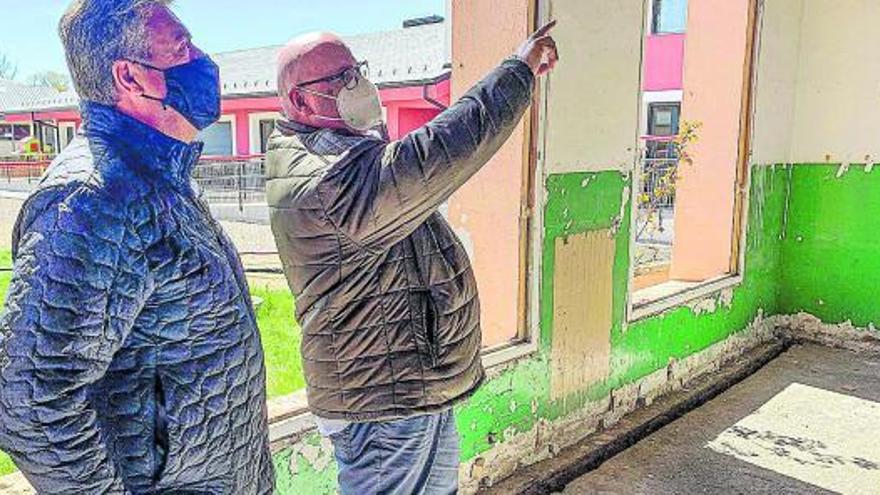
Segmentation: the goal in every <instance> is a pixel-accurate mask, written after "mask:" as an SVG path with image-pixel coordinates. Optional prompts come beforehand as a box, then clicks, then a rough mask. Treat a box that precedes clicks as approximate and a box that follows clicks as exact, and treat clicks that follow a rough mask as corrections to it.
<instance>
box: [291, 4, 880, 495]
mask: <svg viewBox="0 0 880 495" xmlns="http://www.w3.org/2000/svg"><path fill="white" fill-rule="evenodd" d="M523 1H525V0H523ZM777 1H779V0H773V2H769V3H770V4H772V3H774V2H777ZM809 1H810V2H813V1H824V0H809ZM828 1H829V2H831V0H828ZM551 3H552V4H553V5H552V6H551V7H553V8H560V10H557V11H556V12H560V11H563V10H567V11H568V12H574V13H578V14H580V15H576V16H575V17H566V18H568V19H578V22H570V23H569V24H568V25H567V26H565V27H564V25H563V24H561V25H560V31H562V33H561V36H560V38H562V39H576V37H577V36H578V35H577V33H574V32H565V30H571V31H589V30H591V28H592V27H593V26H592V25H591V24H589V22H590V21H589V19H590V16H588V15H586V13H587V12H594V11H601V10H602V9H603V8H607V7H608V4H609V3H610V2H606V1H605V0H556V1H554V2H551ZM613 4H614V5H618V6H620V8H621V10H619V11H616V12H617V14H618V15H619V17H613V16H611V15H612V14H611V12H609V11H608V10H605V11H603V16H600V17H598V18H597V19H596V22H601V21H602V20H605V21H607V20H608V19H614V22H615V23H617V27H619V28H626V27H627V26H628V23H633V24H638V23H640V22H641V21H642V19H641V13H640V9H641V7H640V5H641V4H642V2H641V0H618V1H617V2H613ZM862 6H863V7H864V8H866V9H868V8H871V7H870V6H868V5H867V2H862ZM568 9H570V10H568ZM581 9H583V10H581ZM773 12H775V13H776V14H779V15H778V16H777V15H775V16H773V17H767V18H765V21H768V20H769V21H770V22H767V23H765V24H764V27H763V33H764V34H768V33H770V32H772V30H773V29H775V28H776V26H782V25H784V26H788V27H789V28H790V27H791V23H790V22H789V19H788V18H787V16H786V15H785V14H786V13H787V11H786V9H785V8H780V9H779V10H775V9H774V10H773ZM864 13H865V12H864V11H861V10H860V9H853V10H852V15H854V16H859V15H862V14H864ZM489 14H490V13H489V12H484V13H483V14H482V15H484V16H486V17H481V18H477V19H476V20H475V21H481V20H482V22H483V23H484V24H490V22H489V21H490V20H491V19H494V17H493V16H492V15H489ZM474 15H476V13H475V14H474ZM609 16H611V17H609ZM777 22H780V23H781V24H777ZM844 25H846V24H844ZM768 30H769V31H768ZM792 31H796V30H792ZM804 34H805V35H807V33H806V32H805V33H804ZM638 36H639V35H636V37H638ZM841 36H846V34H841ZM770 39H772V38H771V37H769V36H765V37H763V40H764V41H767V40H770ZM636 40H637V38H636ZM618 41H619V43H617V44H615V45H613V46H616V47H617V49H618V50H619V51H618V52H617V53H615V54H611V55H612V56H609V57H608V58H607V59H604V58H600V59H598V60H599V61H600V62H601V63H599V64H589V65H583V66H582V69H583V67H588V70H589V71H591V73H592V74H594V77H599V75H601V74H606V73H608V72H609V71H610V70H611V69H612V68H616V67H619V65H618V64H621V63H623V64H624V65H626V66H629V67H631V68H633V70H634V71H636V72H638V68H639V67H640V56H639V55H638V54H635V55H631V54H630V55H627V53H628V49H627V48H626V47H625V45H626V44H627V42H628V41H632V40H630V39H629V38H628V37H624V38H623V39H618ZM789 41H790V38H787V37H785V38H782V37H780V38H777V42H778V43H781V45H779V44H777V45H776V46H774V44H773V43H769V44H764V45H763V46H762V56H763V55H767V54H771V53H775V54H777V55H778V54H780V53H785V51H786V49H790V45H789V44H788V43H789ZM636 42H637V41H636ZM608 46H609V45H605V48H608ZM856 52H858V51H857V50H856ZM615 55H616V58H615V57H614V56H615ZM621 58H624V59H625V60H624V62H621V60H620V59H621ZM612 59H614V60H612ZM563 60H566V57H565V54H563ZM575 60H576V59H575ZM764 60H765V61H766V63H769V62H771V61H772V60H773V57H772V56H770V55H767V58H766V59H764ZM606 63H607V65H604V64H606ZM762 63H764V62H762ZM869 65H872V66H873V65H877V64H876V63H875V62H872V63H870V64H869ZM775 70H776V69H773V68H770V67H767V66H766V65H762V66H760V67H759V73H760V74H762V75H765V77H764V79H763V80H765V81H766V80H768V78H769V76H766V74H773V72H774V71H775ZM568 74H570V76H567V75H566V72H560V73H558V74H557V75H556V76H554V79H552V82H551V88H550V90H549V93H548V96H551V97H559V98H561V99H569V100H571V101H573V100H574V98H575V97H576V94H575V93H573V92H574V91H576V88H577V85H575V84H571V83H570V81H568V83H567V84H566V83H562V84H557V82H558V81H559V79H560V78H563V77H582V76H580V75H578V74H576V73H573V72H569V73H568ZM825 76H826V74H824V73H817V74H815V75H814V77H817V78H821V77H825ZM776 77H784V74H782V75H779V74H777V75H776ZM618 82H619V81H614V82H613V83H614V84H616V83H618ZM635 83H636V84H635V86H634V88H633V89H632V95H631V96H632V100H633V104H635V102H637V98H638V92H639V84H638V83H639V81H638V78H636V81H635ZM593 84H596V85H598V84H599V83H598V82H596V83H593ZM608 84H612V82H610V81H609V82H608ZM780 86H781V83H780V82H779V81H778V80H774V82H773V83H772V84H770V83H768V86H766V88H769V89H766V91H768V92H770V91H771V90H772V91H776V92H779V91H780ZM764 90H765V86H763V85H762V83H760V82H759V86H758V89H757V91H758V94H759V95H760V94H761V92H762V91H764ZM558 91H564V92H563V93H558ZM867 96H868V95H867V94H863V95H860V97H863V98H866V97H867ZM759 102H763V103H761V104H759V108H758V109H757V113H756V115H757V116H756V119H757V121H756V122H755V129H756V131H755V132H756V135H755V143H756V146H757V144H758V143H763V144H761V153H763V155H762V156H763V157H772V156H773V153H776V152H779V150H780V149H782V148H784V147H782V146H780V145H779V143H780V142H783V141H785V135H786V133H787V131H785V130H780V129H778V128H776V127H775V126H774V125H773V123H774V122H782V124H778V125H784V122H786V120H785V119H784V118H783V119H780V118H779V117H778V116H777V115H773V114H772V113H771V112H768V110H767V109H765V108H763V105H767V104H772V102H771V101H769V99H768V98H764V97H759ZM585 115H590V114H589V113H587V114H585ZM550 117H551V118H550V119H548V120H546V121H542V122H544V123H543V124H542V126H543V127H544V128H543V130H542V132H548V131H549V132H555V131H553V129H554V126H556V125H558V124H557V123H556V122H557V121H556V120H554V119H553V115H552V114H551V115H550ZM850 117H851V118H853V119H858V118H860V116H857V115H850ZM617 125H626V126H628V128H627V129H622V128H621V129H617V130H616V131H618V132H616V133H615V134H617V135H620V136H625V135H627V134H629V135H630V137H629V138H628V139H629V140H632V141H633V142H634V141H635V140H636V133H635V129H636V128H637V122H636V121H635V120H634V119H633V120H632V121H629V122H626V123H625V124H617ZM624 130H627V131H628V132H626V133H625V132H623V131H624ZM547 142H548V146H556V145H555V144H552V145H551V144H550V143H553V142H561V143H563V144H562V146H568V145H569V144H565V143H568V142H567V141H552V140H548V141H547ZM795 142H796V140H795ZM612 144H614V145H615V146H622V147H624V149H625V148H626V146H627V139H624V138H622V137H621V138H620V139H619V140H618V141H616V142H614V143H612ZM865 144H868V143H862V142H858V141H855V142H849V143H841V142H836V141H830V140H829V141H828V145H829V146H840V147H841V148H843V147H844V146H854V147H855V146H861V145H865ZM609 146H611V145H609ZM578 149H579V151H580V153H569V154H568V155H569V156H572V157H576V158H573V159H572V160H573V162H572V163H563V164H560V165H559V166H558V167H557V168H555V169H554V168H553V166H555V164H554V163H552V162H549V161H548V160H545V161H544V162H545V163H546V164H547V167H546V168H545V169H544V172H545V173H542V174H541V175H540V176H539V177H540V179H539V180H540V183H539V188H540V191H541V193H542V196H543V198H544V201H543V202H542V203H541V209H542V213H543V221H542V223H541V229H540V230H541V236H542V237H541V245H542V248H541V252H540V264H539V266H537V267H536V269H538V270H539V271H540V274H541V289H540V290H541V291H540V305H539V319H540V335H539V338H538V346H537V350H536V351H535V352H534V353H532V354H530V355H528V356H525V357H522V358H520V359H518V360H515V361H511V362H509V363H506V364H505V365H502V366H500V367H495V368H492V369H491V370H490V373H489V374H490V378H489V380H488V381H487V383H486V385H485V386H484V387H483V388H482V389H481V390H480V391H478V393H477V394H476V395H475V396H474V397H473V398H472V399H470V400H469V401H467V402H466V403H464V404H462V405H460V406H458V407H457V408H456V414H457V424H458V428H459V431H460V433H461V436H462V443H461V446H462V454H461V459H462V462H463V464H462V470H461V472H462V480H463V482H464V483H465V485H464V490H463V491H465V492H470V491H472V490H473V489H474V488H475V487H476V486H477V485H478V484H479V483H480V482H481V481H482V482H485V483H490V482H492V481H493V480H495V479H497V478H498V477H500V476H503V475H504V474H508V473H509V472H510V471H511V470H513V469H515V468H516V467H517V466H518V465H519V464H521V463H529V462H532V461H536V460H539V459H541V458H545V457H547V456H550V455H552V453H554V452H558V450H559V449H560V448H561V447H563V446H564V445H565V444H566V443H570V442H573V441H576V440H577V439H578V438H579V437H580V436H581V435H583V434H585V433H587V432H589V431H590V430H591V429H592V428H595V427H597V426H599V419H600V418H601V419H602V421H604V422H605V423H604V424H606V425H608V424H611V423H613V421H616V420H617V419H619V417H620V416H619V414H621V413H617V412H616V411H627V410H630V409H631V408H633V407H635V405H636V403H637V402H638V400H639V399H640V400H647V401H650V400H651V397H653V396H654V395H651V394H652V393H659V392H657V391H662V390H666V389H668V388H670V387H674V386H680V385H681V380H682V379H683V377H685V376H687V373H689V372H692V371H693V369H700V368H699V367H697V368H692V367H693V366H695V365H694V364H693V363H694V362H695V360H696V361H697V362H699V360H700V359H703V358H702V357H701V356H705V355H706V353H710V354H711V352H713V351H712V349H718V348H719V346H720V347H721V348H722V351H719V352H723V349H725V347H724V346H725V345H727V344H728V343H734V344H735V343H737V342H740V341H741V340H740V339H741V338H742V336H743V335H747V334H749V333H750V332H751V331H752V329H753V328H754V327H755V325H753V324H759V323H760V322H761V321H762V320H763V318H764V317H766V316H768V315H775V314H780V313H791V312H794V311H798V310H802V309H803V310H808V311H811V312H814V313H815V314H817V315H819V316H821V317H822V318H823V319H825V320H826V321H828V322H836V321H843V320H844V319H851V320H852V321H853V323H855V324H858V325H868V324H870V323H871V322H875V321H877V317H878V316H880V315H878V314H877V312H878V310H877V309H876V304H874V303H873V301H872V295H873V294H876V290H875V288H874V287H873V283H872V282H873V281H874V280H876V278H877V276H880V263H878V262H877V261H876V255H875V253H876V248H875V247H874V246H876V242H875V241H874V240H873V239H872V237H873V236H874V235H875V234H874V233H875V232H877V231H878V228H877V227H878V225H877V223H878V220H877V219H878V218H880V200H877V199H876V198H880V194H878V193H880V176H878V175H877V174H878V172H877V171H874V170H873V167H867V168H868V170H866V167H864V166H850V167H849V168H847V167H845V166H844V167H841V166H840V165H839V164H837V163H833V164H822V165H815V164H806V163H804V164H796V165H785V164H783V165H773V164H772V162H766V163H759V164H754V165H752V166H751V168H750V174H751V176H750V195H749V203H748V207H749V208H748V216H747V218H748V222H747V226H746V228H747V230H746V237H745V241H744V249H745V270H744V273H743V281H742V282H741V283H740V284H739V285H737V286H735V287H733V288H730V289H727V290H722V291H720V292H718V293H715V294H709V295H707V296H706V297H705V298H703V299H701V300H697V301H693V302H692V303H691V304H688V305H684V306H681V307H677V308H674V309H671V310H668V311H666V312H664V313H662V314H660V315H657V316H652V317H649V318H645V319H643V320H639V321H635V322H630V321H628V320H627V315H626V299H627V295H628V284H629V263H630V261H629V260H630V256H629V249H630V236H631V231H630V227H629V226H630V222H629V218H630V216H631V211H632V208H631V204H630V201H629V198H630V188H631V186H632V184H631V174H630V170H628V169H627V170H618V169H616V167H615V162H614V161H609V160H607V158H608V156H609V155H608V154H606V153H605V151H606V150H607V149H609V148H607V147H597V148H591V147H584V148H578ZM542 151H544V152H547V151H550V150H549V149H544V148H542ZM757 151H759V149H758V148H757V147H756V152H757ZM784 152H785V150H784V149H782V153H784ZM556 156H563V155H562V154H559V153H557V155H556ZM756 156H757V154H756ZM596 163H602V164H604V168H602V169H599V170H595V169H594V167H595V166H594V165H593V164H596ZM872 198H874V199H872ZM608 249H610V250H611V255H610V256H608V255H607V254H608ZM597 253H598V254H601V256H597ZM578 261H582V263H578ZM573 268H574V269H578V270H581V269H582V270H584V271H585V272H587V271H589V272H590V273H595V274H597V275H596V278H589V279H579V277H570V276H569V275H570V274H568V273H565V272H566V271H568V270H571V269H573ZM814 272H815V275H813V274H812V273H814ZM605 284H610V286H606V285H605ZM600 285H601V286H602V287H599V286H600ZM874 299H875V298H874ZM575 304H582V305H588V306H589V307H591V308H593V307H594V308H599V309H601V310H602V311H601V312H596V313H590V312H587V313H585V316H578V317H582V318H584V320H583V323H584V325H583V326H581V327H578V326H577V325H572V320H571V318H572V317H571V314H572V313H576V314H577V315H582V313H581V312H579V310H578V308H575V307H573V305H575ZM568 305H571V306H568ZM609 308H610V313H608V314H606V313H605V310H606V309H609ZM600 313H601V315H600V316H593V314H596V315H599V314H600ZM606 317H607V319H606ZM579 329H589V332H590V335H589V337H590V339H591V341H592V342H597V343H599V342H602V339H603V338H604V339H605V343H602V345H601V346H597V347H602V348H603V349H604V350H602V351H601V352H598V353H597V351H596V350H595V349H594V348H579V347H576V346H570V347H571V348H565V347H560V345H559V343H560V342H578V340H577V339H578V338H579V336H578V335H573V333H576V332H577V331H578V330H579ZM606 343H607V344H606ZM734 350H736V348H735V347H728V348H727V351H734ZM578 360H580V361H587V362H589V363H590V366H593V367H594V369H592V370H589V369H588V370H584V369H583V368H582V367H575V366H559V363H575V362H577V361H578ZM705 364H706V363H705V362H704V363H703V365H705ZM704 369H705V368H704ZM569 372H572V373H575V372H576V373H577V376H591V377H593V378H592V379H590V380H585V381H583V382H581V383H577V382H575V383H574V385H572V380H568V379H566V377H565V376H564V375H565V374H567V373H569ZM560 374H562V375H563V376H561V377H560ZM645 390H648V391H649V393H648V394H647V395H645ZM572 425H574V426H572ZM275 465H276V469H277V473H278V493H280V494H300V493H309V494H324V493H328V494H329V493H334V491H335V490H336V484H335V475H336V469H335V465H334V462H333V457H332V448H331V446H330V444H329V442H328V441H327V440H326V439H321V438H320V437H319V436H318V435H317V434H316V433H314V432H307V433H305V434H304V435H302V436H299V437H292V438H290V439H289V441H288V442H287V443H285V444H283V445H281V446H279V450H278V452H277V453H276V455H275Z"/></svg>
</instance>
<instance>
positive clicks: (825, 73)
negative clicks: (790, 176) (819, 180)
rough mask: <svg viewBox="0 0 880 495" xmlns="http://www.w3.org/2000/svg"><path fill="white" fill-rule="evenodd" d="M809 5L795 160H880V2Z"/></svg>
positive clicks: (815, 1) (813, 1)
mask: <svg viewBox="0 0 880 495" xmlns="http://www.w3.org/2000/svg"><path fill="white" fill-rule="evenodd" d="M772 1H777V0H772ZM803 9H804V11H803V22H802V25H801V46H800V59H799V65H798V84H797V102H796V107H795V123H794V132H793V137H792V149H791V161H792V162H795V163H803V162H816V161H825V160H826V157H828V159H829V161H831V162H846V163H850V162H856V163H860V162H864V161H865V156H866V155H870V156H871V160H872V161H874V160H880V118H878V117H877V109H878V108H880V59H878V49H877V46H878V45H877V43H876V41H874V37H875V34H874V33H876V31H877V26H880V1H877V0H807V1H805V2H803Z"/></svg>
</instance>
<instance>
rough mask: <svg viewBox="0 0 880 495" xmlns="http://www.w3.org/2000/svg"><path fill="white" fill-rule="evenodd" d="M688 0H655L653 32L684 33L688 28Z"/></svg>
mask: <svg viewBox="0 0 880 495" xmlns="http://www.w3.org/2000/svg"><path fill="white" fill-rule="evenodd" d="M687 10H688V0H654V15H653V19H652V22H651V32H652V33H654V34H672V33H683V32H685V30H686V28H687Z"/></svg>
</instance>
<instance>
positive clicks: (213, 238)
mask: <svg viewBox="0 0 880 495" xmlns="http://www.w3.org/2000/svg"><path fill="white" fill-rule="evenodd" d="M84 114H85V115H86V119H87V127H86V138H87V139H84V138H78V139H77V140H76V141H75V142H74V143H73V144H72V145H71V146H70V147H69V148H68V149H67V150H66V151H65V152H64V153H63V154H62V155H61V156H60V157H59V158H58V159H57V160H56V162H55V163H53V165H52V166H51V167H50V169H49V171H48V172H47V176H46V178H45V179H44V180H43V182H42V183H41V185H40V187H39V188H38V190H37V191H36V192H35V193H34V194H33V195H32V196H31V198H30V199H29V200H28V201H27V203H26V205H25V207H24V209H23V211H22V214H21V216H20V218H19V222H18V227H17V230H16V234H15V273H14V276H13V280H12V283H11V286H10V290H9V295H8V298H7V303H6V309H5V311H4V313H3V315H2V317H0V448H2V449H3V450H4V451H6V452H8V453H9V454H10V455H11V456H12V457H13V459H14V460H15V462H16V464H17V465H18V466H19V467H20V468H21V470H22V472H23V473H24V474H25V475H26V476H27V477H28V479H29V480H30V482H31V483H32V484H33V485H34V487H35V488H36V489H37V490H38V491H39V492H40V493H64V494H70V493H88V494H93V493H134V494H137V493H171V492H176V493H179V492H181V491H187V492H190V493H191V492H199V493H217V494H220V493H223V494H227V493H228V494H263V493H271V491H272V489H273V484H274V479H273V478H274V476H273V468H272V461H271V453H270V451H269V445H268V434H267V414H266V397H265V369H264V364H263V353H262V347H261V343H260V337H259V333H258V330H257V326H256V320H255V317H254V314H253V310H252V306H251V302H250V296H249V295H248V287H247V283H246V281H245V278H244V273H243V269H242V266H241V263H240V260H239V258H238V255H237V254H236V252H235V250H234V248H233V247H232V244H231V243H230V241H229V240H228V238H227V237H226V235H225V234H224V233H223V231H222V230H221V229H220V227H219V226H218V225H217V224H216V223H215V222H214V221H213V219H212V218H211V217H210V214H209V213H207V209H206V207H205V206H204V205H202V204H201V203H200V202H199V200H198V199H197V198H196V197H195V195H194V193H193V191H192V189H191V188H190V186H189V173H190V170H191V167H192V165H193V164H194V163H195V161H196V160H197V158H198V155H199V153H200V151H201V147H200V146H186V145H183V144H182V143H178V142H176V141H173V140H171V139H169V138H166V137H164V136H162V135H160V134H159V133H157V132H155V131H153V130H152V129H149V128H147V127H146V126H144V125H142V124H140V123H138V122H136V121H134V120H132V119H130V118H128V117H125V116H123V115H121V114H119V113H117V112H115V111H114V110H113V109H110V108H108V107H103V106H100V105H94V104H87V105H86V107H85V108H84Z"/></svg>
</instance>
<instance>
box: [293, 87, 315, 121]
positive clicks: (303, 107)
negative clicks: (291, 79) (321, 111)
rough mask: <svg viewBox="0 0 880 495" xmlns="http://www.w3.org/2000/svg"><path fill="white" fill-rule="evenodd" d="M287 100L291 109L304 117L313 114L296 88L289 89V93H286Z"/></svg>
mask: <svg viewBox="0 0 880 495" xmlns="http://www.w3.org/2000/svg"><path fill="white" fill-rule="evenodd" d="M287 98H288V100H290V105H291V107H293V109H294V110H296V111H297V112H298V113H301V114H304V115H312V114H313V113H314V112H313V111H312V108H311V107H310V106H309V104H308V103H307V102H306V99H305V98H304V97H303V94H302V93H301V92H299V91H297V89H296V88H290V91H288V93H287Z"/></svg>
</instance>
